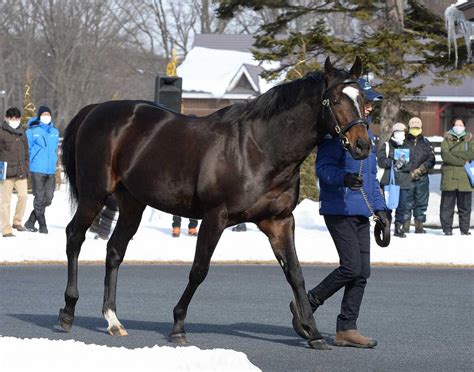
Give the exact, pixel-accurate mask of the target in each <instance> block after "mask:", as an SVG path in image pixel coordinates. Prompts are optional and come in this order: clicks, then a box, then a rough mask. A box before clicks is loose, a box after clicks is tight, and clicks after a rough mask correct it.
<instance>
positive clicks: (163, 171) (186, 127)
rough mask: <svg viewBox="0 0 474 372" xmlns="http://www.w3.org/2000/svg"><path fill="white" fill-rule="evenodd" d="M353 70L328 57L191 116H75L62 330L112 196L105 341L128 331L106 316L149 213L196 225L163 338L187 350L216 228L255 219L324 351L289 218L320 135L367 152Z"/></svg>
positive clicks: (94, 109) (127, 107)
mask: <svg viewBox="0 0 474 372" xmlns="http://www.w3.org/2000/svg"><path fill="white" fill-rule="evenodd" d="M361 70H362V63H361V60H360V59H359V58H357V59H356V61H355V63H354V65H353V66H352V68H351V69H350V71H349V72H347V71H344V70H339V69H336V68H334V67H333V66H332V64H331V62H330V60H329V58H328V59H327V60H326V63H325V66H324V72H314V73H311V74H309V75H308V76H306V77H305V78H302V79H298V80H295V81H293V82H289V83H285V84H282V85H279V86H276V87H274V88H272V89H270V90H269V91H268V92H267V93H265V94H262V95H261V96H260V97H258V98H256V99H254V100H251V101H249V102H247V103H239V104H235V105H232V106H229V107H226V108H224V109H221V110H219V111H217V112H215V113H213V114H211V115H209V116H206V117H199V118H193V117H188V116H184V115H180V114H177V113H174V112H171V111H169V110H166V109H164V108H162V107H158V106H157V105H155V104H153V103H152V102H146V101H111V102H105V103H102V104H94V105H89V106H86V107H84V108H83V109H81V111H79V113H78V114H77V115H76V116H75V117H74V118H73V119H72V121H71V123H70V124H69V125H68V127H67V130H66V133H65V136H64V141H63V145H62V151H63V165H64V169H65V172H66V174H67V177H68V179H69V183H70V193H71V197H72V199H73V200H74V201H75V202H76V203H77V209H76V212H75V214H74V217H73V219H72V220H71V222H70V223H69V224H68V225H67V228H66V235H67V247H66V252H67V258H68V282H67V288H66V292H65V301H66V305H65V307H64V309H61V311H60V314H59V323H60V325H61V327H62V328H63V329H65V330H70V329H71V327H72V323H73V320H74V310H75V306H76V302H77V300H78V298H79V293H78V289H77V268H78V267H77V266H78V256H79V253H80V250H81V246H82V243H83V242H84V239H85V233H86V230H87V229H88V228H89V226H90V225H91V224H92V221H93V220H94V218H95V216H96V215H97V214H98V213H99V211H100V210H101V209H102V207H103V205H104V201H105V199H106V198H107V197H108V196H109V195H111V194H115V196H116V197H117V200H118V203H119V209H120V213H119V219H118V222H117V225H116V227H115V230H114V232H113V234H112V236H111V238H110V240H109V241H108V243H107V256H106V274H105V292H104V302H103V308H102V312H103V314H104V317H105V318H106V320H107V321H108V332H109V333H110V334H111V335H120V336H123V335H126V334H127V332H126V331H125V328H124V327H123V326H122V324H121V323H120V322H119V320H118V319H117V316H116V313H115V311H116V288H117V275H118V268H119V266H120V264H121V263H122V261H123V258H124V255H125V251H126V249H127V245H128V243H129V241H130V239H131V238H132V237H133V235H134V234H135V232H136V231H137V229H138V226H139V225H140V220H141V217H142V213H143V211H144V209H145V207H146V205H150V206H152V207H153V208H156V209H159V210H162V211H165V212H168V213H170V214H175V215H179V216H184V217H188V218H197V219H202V224H201V227H200V231H199V236H198V238H197V244H196V253H195V257H194V262H193V265H192V268H191V271H190V274H189V282H188V285H187V287H186V289H185V290H184V293H183V295H182V296H181V298H180V300H179V302H178V303H177V305H176V307H175V308H174V310H173V315H174V326H173V330H172V332H171V334H170V338H171V340H172V341H174V342H177V343H180V344H182V343H186V342H187V339H186V335H185V330H184V320H185V318H186V312H187V309H188V305H189V303H190V301H191V298H192V296H193V294H194V292H195V291H196V289H197V288H198V286H199V285H200V284H201V283H202V281H203V280H204V279H205V277H206V275H207V272H208V270H209V264H210V260H211V256H212V254H213V252H214V249H215V247H216V245H217V243H218V241H219V238H220V236H221V234H222V232H223V231H224V229H225V228H226V227H228V226H231V225H235V224H237V223H241V222H254V223H255V224H257V226H258V227H259V228H260V229H261V230H262V231H263V233H264V234H266V235H267V237H268V239H269V241H270V244H271V247H272V249H273V251H274V254H275V256H276V258H277V260H278V262H279V264H280V266H281V267H282V269H283V271H284V274H285V276H286V279H287V280H288V282H289V284H290V286H291V289H292V290H293V294H294V297H295V304H296V309H297V311H298V314H299V318H300V319H301V320H300V322H301V323H300V324H298V325H299V328H300V329H304V336H305V338H307V339H308V340H309V342H310V346H311V347H314V348H320V349H324V348H326V344H325V342H324V339H323V337H322V336H321V334H320V333H319V332H318V330H317V328H316V323H315V321H314V318H313V315H312V312H311V308H310V305H309V302H308V298H307V296H306V290H305V286H304V279H303V275H302V271H301V267H300V264H299V261H298V258H297V255H296V251H295V243H294V228H295V223H294V219H293V214H292V211H293V209H294V208H295V207H296V203H297V201H298V194H299V181H300V173H299V170H300V165H301V163H302V162H303V161H304V160H305V159H306V157H307V156H308V155H309V153H310V152H311V151H312V150H313V149H314V148H315V146H316V145H317V143H318V141H319V140H321V139H322V137H323V136H325V135H327V134H331V135H336V136H340V137H341V140H342V141H343V143H344V145H345V147H346V148H347V150H348V151H350V153H351V154H352V156H353V157H354V158H356V159H364V158H366V157H367V156H368V154H369V151H370V141H369V137H368V133H367V123H366V122H365V119H364V118H363V112H364V107H363V106H364V97H363V92H361V91H360V90H359V86H358V84H357V81H356V80H355V79H357V78H358V77H359V76H360V74H361ZM295 328H296V327H295ZM300 334H301V332H300Z"/></svg>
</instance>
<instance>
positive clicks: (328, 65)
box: [324, 56, 334, 74]
mask: <svg viewBox="0 0 474 372" xmlns="http://www.w3.org/2000/svg"><path fill="white" fill-rule="evenodd" d="M333 71H334V67H333V65H332V63H331V58H329V56H327V58H326V61H325V62H324V72H325V73H326V74H330V73H332V72H333Z"/></svg>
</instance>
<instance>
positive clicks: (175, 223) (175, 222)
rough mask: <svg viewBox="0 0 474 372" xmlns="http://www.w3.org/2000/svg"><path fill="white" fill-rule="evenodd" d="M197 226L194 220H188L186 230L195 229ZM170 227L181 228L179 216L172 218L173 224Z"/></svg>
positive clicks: (196, 221)
mask: <svg viewBox="0 0 474 372" xmlns="http://www.w3.org/2000/svg"><path fill="white" fill-rule="evenodd" d="M197 225H198V220H195V219H194V218H190V219H189V224H188V229H191V228H193V227H196V226H197ZM171 227H181V217H180V216H173V223H172V225H171Z"/></svg>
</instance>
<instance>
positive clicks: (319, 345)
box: [308, 338, 331, 350]
mask: <svg viewBox="0 0 474 372" xmlns="http://www.w3.org/2000/svg"><path fill="white" fill-rule="evenodd" d="M308 345H309V347H310V348H311V349H315V350H331V348H330V347H329V346H328V344H327V343H326V341H325V340H324V338H321V339H319V340H311V341H308Z"/></svg>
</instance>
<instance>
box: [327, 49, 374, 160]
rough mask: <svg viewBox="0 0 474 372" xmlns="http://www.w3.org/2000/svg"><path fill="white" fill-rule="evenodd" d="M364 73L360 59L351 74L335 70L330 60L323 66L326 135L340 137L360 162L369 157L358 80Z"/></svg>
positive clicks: (368, 139) (368, 141)
mask: <svg viewBox="0 0 474 372" xmlns="http://www.w3.org/2000/svg"><path fill="white" fill-rule="evenodd" d="M361 73H362V61H361V59H360V58H359V57H356V60H355V62H354V65H353V66H352V68H351V69H350V71H349V73H347V72H346V71H343V70H338V69H335V68H334V67H333V65H332V64H331V61H330V59H329V57H328V58H327V59H326V62H325V64H324V80H325V89H324V93H323V95H322V104H323V108H322V119H323V120H322V121H323V125H325V131H326V132H328V133H330V134H332V135H333V136H339V137H340V138H341V141H342V143H343V145H344V147H345V148H346V149H347V150H348V151H349V152H350V154H351V155H352V157H353V158H354V159H357V160H358V159H365V158H367V157H368V156H369V153H370V138H369V134H368V131H367V130H368V123H367V120H366V118H365V114H364V113H365V111H364V103H365V99H364V93H363V92H362V91H361V89H360V87H359V83H358V80H357V79H358V78H359V77H360V75H361Z"/></svg>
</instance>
